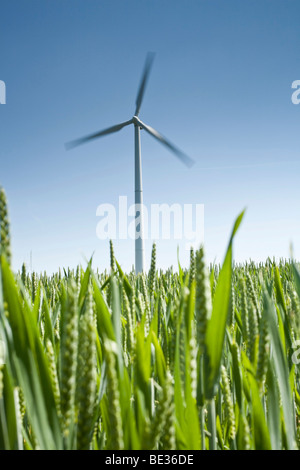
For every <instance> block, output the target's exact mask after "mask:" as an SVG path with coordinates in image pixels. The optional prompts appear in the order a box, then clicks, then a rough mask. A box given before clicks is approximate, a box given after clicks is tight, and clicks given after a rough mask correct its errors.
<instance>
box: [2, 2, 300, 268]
mask: <svg viewBox="0 0 300 470" xmlns="http://www.w3.org/2000/svg"><path fill="white" fill-rule="evenodd" d="M299 14H300V5H299V2H297V1H296V0H294V1H292V0H281V1H278V0H272V1H271V0H269V1H268V0H253V1H248V2H244V1H243V2H241V1H240V0H235V1H233V0H227V1H226V2H224V0H210V1H208V0H189V1H183V0H159V1H158V0H147V1H146V0H139V1H136V0H126V1H124V0H110V1H108V0H107V1H105V0H103V1H92V0H88V1H84V0H72V2H67V1H62V0H51V1H50V0H47V1H43V2H41V1H33V0H27V1H26V2H23V1H16V0H10V1H4V0H3V1H2V2H1V11H0V42H1V55H0V80H4V81H5V83H6V87H7V104H6V105H0V136H1V145H0V162H1V172H0V184H2V185H3V186H4V188H5V190H6V192H7V196H8V199H9V209H10V218H11V224H12V237H13V254H14V257H13V265H14V268H15V269H19V268H20V266H21V264H22V262H23V261H25V262H27V263H29V257H30V252H31V251H32V260H33V268H34V269H36V270H38V271H43V270H44V269H46V270H48V271H53V270H56V269H57V268H58V266H71V267H74V266H75V265H76V264H77V263H78V262H81V263H83V265H84V264H85V259H86V258H88V257H90V256H91V254H92V253H94V265H95V266H97V267H99V269H100V270H102V269H104V268H105V267H107V266H108V262H109V253H108V251H109V250H108V241H104V242H103V241H100V240H98V238H97V237H96V226H97V223H98V221H99V219H98V218H97V217H96V209H97V206H98V205H99V204H102V203H111V204H117V202H118V197H119V196H120V195H127V196H128V201H129V204H131V203H132V202H133V186H134V160H133V128H132V127H128V128H126V129H124V130H122V131H121V132H119V133H117V134H115V135H112V136H107V137H104V138H102V139H99V140H97V141H95V142H93V143H90V144H87V145H84V146H82V147H79V148H78V149H74V150H72V151H69V152H66V150H65V148H64V143H65V142H68V141H69V140H72V139H75V138H77V137H81V136H82V135H85V134H88V133H91V132H94V131H97V130H101V129H102V128H105V127H108V126H110V125H113V124H115V123H118V122H121V121H124V120H127V119H130V118H131V117H132V115H133V113H134V108H135V98H136V93H137V88H138V85H139V81H140V77H141V73H142V69H143V66H144V61H145V57H146V53H147V51H155V53H156V57H155V61H154V65H153V69H152V71H151V76H150V80H149V84H148V87H147V90H146V94H145V98H144V101H143V105H142V110H141V114H140V117H141V119H142V120H144V121H145V122H146V123H147V124H150V125H151V126H153V127H155V128H156V129H158V130H159V131H160V132H162V133H163V134H164V135H166V136H167V137H168V138H169V139H170V140H172V141H173V142H174V143H175V144H176V145H178V147H180V148H182V149H183V150H184V151H185V152H186V153H187V154H188V155H190V156H191V157H192V158H194V160H195V161H196V164H195V165H194V167H193V168H192V169H187V168H185V167H184V166H183V165H181V163H180V162H179V161H178V160H177V159H176V158H175V157H173V155H172V154H171V153H170V152H168V151H167V150H166V149H165V148H164V147H162V146H161V145H159V144H158V143H157V142H156V141H154V140H153V139H151V137H150V136H148V135H145V133H142V157H143V185H144V203H145V204H146V205H147V206H149V205H150V204H151V203H169V204H173V203H180V204H187V203H192V204H204V206H205V246H206V252H207V258H208V260H209V261H213V260H214V259H216V260H217V261H221V260H222V258H223V255H224V251H225V247H226V244H227V241H228V237H229V233H230V230H231V227H232V224H233V221H234V219H235V217H236V216H237V214H238V213H239V212H240V211H241V210H242V209H243V208H244V207H247V212H246V216H245V219H244V222H243V225H242V227H241V229H240V230H239V232H238V235H237V238H236V243H235V250H234V255H235V259H236V260H237V261H243V260H246V259H253V260H255V261H259V260H265V259H266V258H267V257H268V256H270V257H273V256H276V257H277V258H279V257H288V256H289V245H290V242H293V245H294V252H295V255H296V256H299V253H300V239H299V233H300V221H299V196H300V185H299V151H300V143H299V125H300V105H299V106H295V105H293V104H292V102H291V94H292V89H291V84H292V82H293V81H294V80H299V79H300V57H299V56H300V47H299V46H300V29H299V16H300V15H299ZM177 245H179V250H180V259H181V262H182V264H183V265H184V266H186V265H187V262H188V252H187V251H186V250H185V240H182V241H180V242H179V243H178V241H176V240H171V241H169V242H165V241H158V244H157V251H158V265H159V266H160V267H163V268H166V267H168V266H169V265H171V264H173V265H175V266H176V263H177ZM150 250H151V241H150V240H149V241H147V242H146V261H147V264H149V257H150ZM115 251H116V256H117V258H118V260H119V262H120V263H121V265H122V266H123V267H124V269H126V270H127V269H130V267H131V265H132V263H133V260H134V243H133V241H132V240H128V241H120V240H116V241H115Z"/></svg>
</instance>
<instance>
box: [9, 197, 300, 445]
mask: <svg viewBox="0 0 300 470" xmlns="http://www.w3.org/2000/svg"><path fill="white" fill-rule="evenodd" d="M242 218H243V213H242V214H240V215H239V217H238V218H237V219H236V222H235V224H234V227H233V231H232V235H231V238H230V240H229V243H228V249H227V252H226V255H225V258H224V263H223V265H222V266H219V265H214V266H213V265H211V266H206V264H205V258H204V249H203V247H199V249H198V250H196V251H195V252H194V251H193V250H191V257H190V268H189V269H188V270H183V269H181V267H180V265H179V266H178V272H175V271H173V270H172V269H170V270H168V271H166V272H162V271H158V270H157V269H156V247H155V245H153V249H152V259H151V268H150V270H149V272H148V273H147V274H143V275H137V276H136V275H135V274H134V273H133V272H130V273H127V274H125V273H123V272H122V269H121V267H120V266H119V264H118V262H117V260H116V258H115V255H114V250H113V244H112V243H111V244H110V256H111V269H110V272H109V273H107V272H106V273H99V272H98V271H97V270H95V269H93V267H92V260H91V261H90V262H89V263H88V264H87V266H85V267H81V266H78V268H77V269H76V270H75V271H73V270H68V271H67V272H66V271H65V270H63V272H61V271H59V272H58V273H56V274H54V275H51V276H48V275H47V273H44V274H37V273H32V274H31V275H29V274H28V272H27V271H26V267H25V265H23V268H22V270H21V272H18V273H15V272H12V270H11V268H10V262H11V252H10V235H9V221H8V212H7V203H6V197H5V192H4V190H1V193H0V229H1V232H0V241H1V265H0V339H1V345H2V348H1V360H0V364H1V365H0V449H25V450H31V449H34V450H36V449H41V450H43V449H53V450H55V449H82V450H84V449H86V450H87V449H91V450H101V449H107V450H112V449H113V450H122V449H125V450H139V449H143V450H147V449H149V450H160V449H162V450H172V449H175V450H176V449H177V450H183V449H187V450H197V449H199V450H214V449H222V450H236V449H244V450H248V449H249V450H250V449H297V448H299V446H300V421H299V418H300V395H299V393H300V383H299V378H300V374H299V372H300V369H299V366H298V365H297V362H298V361H297V359H298V356H299V359H300V351H299V353H298V354H297V344H298V343H297V340H298V339H299V324H300V321H299V319H300V275H299V271H298V267H297V264H296V263H293V262H292V261H282V262H280V263H278V264H276V263H275V262H273V261H271V260H270V259H268V260H267V261H266V262H265V263H261V264H258V265H257V264H254V263H245V264H243V265H236V264H234V263H233V259H232V248H233V243H234V237H235V235H236V232H237V230H238V227H239V225H240V222H241V221H242ZM176 271H177V270H176ZM299 362H300V361H299Z"/></svg>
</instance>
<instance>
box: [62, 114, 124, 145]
mask: <svg viewBox="0 0 300 470" xmlns="http://www.w3.org/2000/svg"><path fill="white" fill-rule="evenodd" d="M129 124H132V119H130V121H125V122H122V123H121V124H117V125H115V126H112V127H108V128H107V129H103V130H102V131H100V132H96V133H95V134H90V135H87V136H86V137H81V138H80V139H76V140H72V141H71V142H68V143H67V144H65V147H66V149H67V150H70V149H72V148H74V147H77V146H78V145H81V144H85V143H86V142H89V141H90V140H93V139H96V138H97V137H102V136H104V135H107V134H112V133H113V132H118V131H120V130H121V129H123V127H125V126H128V125H129Z"/></svg>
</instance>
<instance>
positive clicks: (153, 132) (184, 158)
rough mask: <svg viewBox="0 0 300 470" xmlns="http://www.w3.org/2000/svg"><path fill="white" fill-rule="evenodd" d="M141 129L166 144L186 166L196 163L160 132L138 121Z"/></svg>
mask: <svg viewBox="0 0 300 470" xmlns="http://www.w3.org/2000/svg"><path fill="white" fill-rule="evenodd" d="M138 122H139V125H140V127H142V128H143V129H145V131H147V132H148V133H149V134H150V135H152V137H154V138H155V139H157V140H158V141H159V142H160V143H162V144H164V145H165V146H166V147H168V149H169V150H171V151H172V152H173V153H174V154H175V155H176V157H178V158H179V160H181V161H182V162H183V163H184V164H185V165H186V166H188V167H191V166H192V165H193V164H194V163H195V162H194V160H193V159H192V158H190V157H188V156H187V155H186V154H185V153H183V152H182V151H181V150H180V149H179V148H177V147H175V145H173V144H172V143H171V142H170V141H169V140H167V139H166V138H165V137H164V136H162V135H161V134H160V133H159V132H157V131H156V130H155V129H153V127H150V126H148V125H147V124H144V123H143V122H142V121H141V120H140V119H139V120H138Z"/></svg>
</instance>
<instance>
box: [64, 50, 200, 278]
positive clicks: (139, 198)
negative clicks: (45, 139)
mask: <svg viewBox="0 0 300 470" xmlns="http://www.w3.org/2000/svg"><path fill="white" fill-rule="evenodd" d="M153 59H154V54H153V53H150V52H149V53H148V55H147V58H146V64H145V68H144V72H143V75H142V80H141V83H140V86H139V89H138V94H137V98H136V103H135V104H136V108H135V113H134V116H133V117H132V118H131V119H130V120H129V121H125V122H122V123H120V124H116V125H115V126H112V127H108V128H107V129H104V130H102V131H100V132H96V133H94V134H90V135H88V136H86V137H82V138H80V139H76V140H73V141H72V142H69V143H67V144H66V148H67V149H71V148H74V147H77V146H78V145H81V144H84V143H86V142H89V141H90V140H94V139H96V138H97V137H102V136H104V135H107V134H112V133H114V132H117V131H120V130H121V129H123V127H126V126H129V125H130V124H133V125H134V147H135V152H134V158H135V166H134V168H135V187H134V191H135V192H134V194H135V199H134V200H135V272H136V273H137V274H138V273H141V272H143V271H144V234H143V184H142V160H141V140H140V131H141V130H142V129H144V130H145V131H146V132H148V133H149V134H150V135H152V137H154V138H155V139H157V140H158V141H159V142H160V143H162V144H164V145H165V146H166V147H168V149H169V150H171V151H172V152H173V153H174V154H175V155H176V156H177V157H178V158H179V159H180V160H181V161H182V162H183V163H184V164H185V165H187V166H191V165H192V164H193V163H194V161H193V160H192V159H191V158H190V157H188V156H187V155H186V154H185V153H183V152H182V151H181V150H179V149H178V148H177V147H175V145H173V144H172V143H171V142H170V141H169V140H167V139H166V138H165V137H164V136H162V135H161V134H160V133H159V132H157V131H156V130H155V129H153V128H152V127H150V126H148V125H147V124H145V123H144V122H142V121H141V120H140V119H139V114H140V109H141V105H142V101H143V97H144V93H145V89H146V85H147V81H148V78H149V74H150V70H151V67H152V63H153Z"/></svg>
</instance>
